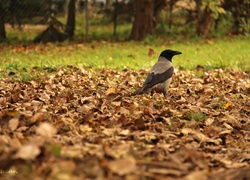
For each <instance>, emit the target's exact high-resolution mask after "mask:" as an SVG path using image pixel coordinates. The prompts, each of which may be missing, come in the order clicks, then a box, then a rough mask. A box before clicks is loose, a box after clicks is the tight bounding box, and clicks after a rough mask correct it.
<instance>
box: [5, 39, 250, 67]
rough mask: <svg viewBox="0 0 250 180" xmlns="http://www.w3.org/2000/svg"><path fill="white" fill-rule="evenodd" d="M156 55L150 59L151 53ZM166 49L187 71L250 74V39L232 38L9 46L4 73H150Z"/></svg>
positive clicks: (177, 65) (7, 47) (6, 52)
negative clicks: (69, 69) (76, 69)
mask: <svg viewBox="0 0 250 180" xmlns="http://www.w3.org/2000/svg"><path fill="white" fill-rule="evenodd" d="M149 48H152V49H154V51H155V54H154V55H152V56H148V49H149ZM164 49H174V50H179V51H181V52H182V53H183V54H182V55H179V56H176V57H174V58H173V64H174V65H175V66H176V67H179V68H183V69H189V70H192V69H195V68H196V67H197V65H201V66H203V67H204V68H205V69H213V68H236V69H238V70H243V71H249V70H250V65H249V59H250V43H249V38H248V39H247V38H246V37H244V38H241V37H237V38H229V39H219V40H213V41H209V42H207V41H205V40H201V41H196V42H167V41H166V42H164V41H163V40H154V41H153V42H152V43H148V42H147V43H145V42H134V41H127V42H108V41H92V42H90V43H74V42H64V43H55V44H37V45H36V44H30V45H27V46H24V47H23V46H22V45H5V46H3V50H2V53H1V59H0V63H1V64H0V68H1V70H4V69H10V70H18V69H22V68H31V67H59V66H67V65H76V66H79V65H85V66H92V67H95V68H114V69H124V68H130V69H135V70H138V69H149V68H150V67H151V66H152V65H153V64H154V63H155V62H156V61H157V57H158V55H159V53H160V52H161V51H162V50H164Z"/></svg>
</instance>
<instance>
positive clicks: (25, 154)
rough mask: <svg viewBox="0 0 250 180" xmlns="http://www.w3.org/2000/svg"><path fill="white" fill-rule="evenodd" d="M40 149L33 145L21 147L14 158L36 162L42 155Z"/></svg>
mask: <svg viewBox="0 0 250 180" xmlns="http://www.w3.org/2000/svg"><path fill="white" fill-rule="evenodd" d="M40 152H41V151H40V148H39V147H38V146H36V145H33V144H27V145H23V146H21V147H20V148H19V149H18V151H17V153H16V154H15V155H14V157H15V158H16V159H17V158H20V159H25V160H34V159H35V158H36V157H37V156H38V155H39V154H40Z"/></svg>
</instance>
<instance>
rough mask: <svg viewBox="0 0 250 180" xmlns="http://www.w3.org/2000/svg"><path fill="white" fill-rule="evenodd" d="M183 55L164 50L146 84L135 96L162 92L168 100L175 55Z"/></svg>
mask: <svg viewBox="0 0 250 180" xmlns="http://www.w3.org/2000/svg"><path fill="white" fill-rule="evenodd" d="M177 54H182V53H181V52H179V51H173V50H169V49H167V50H164V51H162V52H161V54H160V56H159V58H158V61H157V63H156V64H155V65H154V66H153V67H152V68H151V70H150V72H149V74H148V76H147V78H146V80H145V82H144V84H143V85H142V87H141V88H140V89H138V90H136V91H135V92H134V93H133V95H136V94H143V93H146V92H148V91H151V94H152V93H153V91H161V92H163V95H164V97H165V98H166V91H167V89H168V87H169V85H170V83H171V80H172V75H173V73H174V66H173V64H172V58H173V56H174V55H177Z"/></svg>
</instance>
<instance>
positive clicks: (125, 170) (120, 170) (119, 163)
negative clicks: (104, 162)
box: [108, 157, 136, 176]
mask: <svg viewBox="0 0 250 180" xmlns="http://www.w3.org/2000/svg"><path fill="white" fill-rule="evenodd" d="M108 167H109V169H110V170H111V171H112V172H113V173H116V174H118V175H120V176H124V175H126V174H130V173H133V172H135V170H136V161H135V159H134V158H133V157H127V158H124V159H118V160H114V161H111V162H109V163H108Z"/></svg>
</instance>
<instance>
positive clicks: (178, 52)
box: [173, 51, 182, 55]
mask: <svg viewBox="0 0 250 180" xmlns="http://www.w3.org/2000/svg"><path fill="white" fill-rule="evenodd" d="M173 54H174V55H178V54H182V53H181V52H180V51H173Z"/></svg>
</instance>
